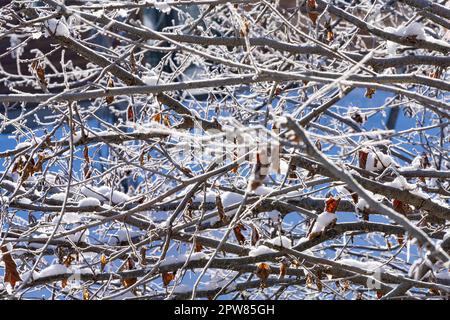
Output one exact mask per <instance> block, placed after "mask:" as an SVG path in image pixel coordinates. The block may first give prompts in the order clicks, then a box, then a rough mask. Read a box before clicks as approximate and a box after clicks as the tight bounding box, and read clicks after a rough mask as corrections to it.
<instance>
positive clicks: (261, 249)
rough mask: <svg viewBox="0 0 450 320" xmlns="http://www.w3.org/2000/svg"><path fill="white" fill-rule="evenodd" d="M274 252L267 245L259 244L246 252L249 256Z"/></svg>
mask: <svg viewBox="0 0 450 320" xmlns="http://www.w3.org/2000/svg"><path fill="white" fill-rule="evenodd" d="M274 252H276V251H275V250H273V249H270V248H269V247H267V246H264V245H261V246H257V247H256V248H254V249H252V250H250V252H249V253H248V254H249V256H250V257H256V256H260V255H263V254H267V253H274Z"/></svg>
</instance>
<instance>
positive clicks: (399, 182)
mask: <svg viewBox="0 0 450 320" xmlns="http://www.w3.org/2000/svg"><path fill="white" fill-rule="evenodd" d="M385 185H386V186H390V187H394V188H397V189H400V190H407V191H411V190H414V189H416V186H415V185H413V184H410V183H408V180H406V178H405V177H402V176H398V177H397V178H395V179H394V181H392V182H387V183H385Z"/></svg>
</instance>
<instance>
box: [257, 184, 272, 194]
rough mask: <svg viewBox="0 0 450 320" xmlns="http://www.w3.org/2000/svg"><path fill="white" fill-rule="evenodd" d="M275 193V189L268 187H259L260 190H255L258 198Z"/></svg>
mask: <svg viewBox="0 0 450 320" xmlns="http://www.w3.org/2000/svg"><path fill="white" fill-rule="evenodd" d="M273 191H274V189H273V188H270V187H266V186H259V187H258V188H256V189H255V191H254V192H255V194H257V195H258V196H265V195H268V194H270V193H272V192H273Z"/></svg>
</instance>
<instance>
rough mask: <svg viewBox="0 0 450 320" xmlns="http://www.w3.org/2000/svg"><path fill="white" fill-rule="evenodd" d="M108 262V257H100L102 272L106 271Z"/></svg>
mask: <svg viewBox="0 0 450 320" xmlns="http://www.w3.org/2000/svg"><path fill="white" fill-rule="evenodd" d="M107 262H108V261H107V259H106V256H105V255H104V254H102V256H101V257H100V271H101V272H103V271H105V266H106V263H107Z"/></svg>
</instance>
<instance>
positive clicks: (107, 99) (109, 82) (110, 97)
mask: <svg viewBox="0 0 450 320" xmlns="http://www.w3.org/2000/svg"><path fill="white" fill-rule="evenodd" d="M108 87H109V88H114V81H113V79H112V78H111V77H110V78H109V80H108ZM105 100H106V103H107V104H111V103H113V102H114V96H108V97H106V98H105Z"/></svg>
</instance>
